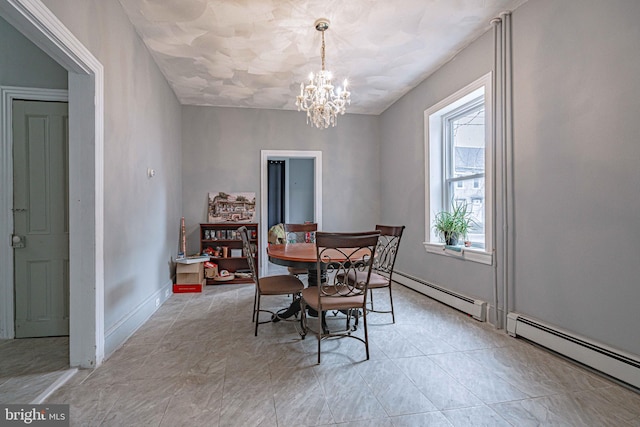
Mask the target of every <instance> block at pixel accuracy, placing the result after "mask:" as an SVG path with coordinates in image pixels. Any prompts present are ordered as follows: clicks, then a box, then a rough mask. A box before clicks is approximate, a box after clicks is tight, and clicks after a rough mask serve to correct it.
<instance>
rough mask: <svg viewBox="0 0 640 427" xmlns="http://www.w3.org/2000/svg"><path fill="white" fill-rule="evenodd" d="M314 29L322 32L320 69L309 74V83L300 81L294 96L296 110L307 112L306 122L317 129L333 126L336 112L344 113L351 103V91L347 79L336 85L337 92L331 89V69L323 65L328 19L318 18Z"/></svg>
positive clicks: (336, 116)
mask: <svg viewBox="0 0 640 427" xmlns="http://www.w3.org/2000/svg"><path fill="white" fill-rule="evenodd" d="M314 25H315V27H316V30H318V31H320V33H322V50H321V54H322V70H321V71H320V72H318V74H316V75H315V76H314V75H313V73H311V74H309V84H308V85H306V86H305V85H304V83H300V95H298V96H297V98H296V105H297V106H298V111H306V112H307V123H309V124H311V126H315V127H317V128H319V129H326V128H328V127H329V126H330V125H331V126H335V125H336V122H337V119H338V114H344V113H345V111H346V106H347V105H349V104H350V103H351V98H350V96H351V93H349V91H347V79H345V80H344V87H343V88H340V87H338V89H337V93H335V92H334V91H333V83H332V82H331V78H332V76H331V71H327V70H326V69H325V65H324V32H325V31H326V30H327V29H329V20H328V19H326V18H321V19H318V20H317V21H316V22H315V23H314Z"/></svg>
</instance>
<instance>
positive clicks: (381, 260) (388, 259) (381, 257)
mask: <svg viewBox="0 0 640 427" xmlns="http://www.w3.org/2000/svg"><path fill="white" fill-rule="evenodd" d="M404 228H405V226H404V225H398V226H392V225H376V230H379V231H380V238H379V239H378V246H377V247H376V256H375V259H374V261H373V270H374V271H376V272H382V273H387V274H388V275H389V280H391V274H393V267H394V266H395V263H396V255H398V247H399V246H400V239H401V238H402V232H403V231H404Z"/></svg>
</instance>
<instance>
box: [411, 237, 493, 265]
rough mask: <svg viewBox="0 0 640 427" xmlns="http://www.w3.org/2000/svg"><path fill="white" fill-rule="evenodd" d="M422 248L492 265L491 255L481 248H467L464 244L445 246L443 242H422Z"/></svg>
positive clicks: (429, 251) (439, 253)
mask: <svg viewBox="0 0 640 427" xmlns="http://www.w3.org/2000/svg"><path fill="white" fill-rule="evenodd" d="M423 245H424V249H425V251H427V252H428V253H431V254H438V255H444V256H451V257H455V258H459V259H462V260H466V261H472V262H477V263H480V264H486V265H492V264H493V255H492V254H491V253H489V252H485V251H484V250H482V249H477V248H467V247H464V246H446V245H445V244H444V243H431V242H424V243H423Z"/></svg>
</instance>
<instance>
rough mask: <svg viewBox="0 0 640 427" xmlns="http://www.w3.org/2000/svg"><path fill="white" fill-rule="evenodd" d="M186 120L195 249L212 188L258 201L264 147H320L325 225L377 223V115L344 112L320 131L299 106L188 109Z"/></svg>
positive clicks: (187, 206) (188, 202) (190, 237)
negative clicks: (245, 194) (282, 108)
mask: <svg viewBox="0 0 640 427" xmlns="http://www.w3.org/2000/svg"><path fill="white" fill-rule="evenodd" d="M182 117H183V122H182V128H183V137H182V139H183V141H184V145H183V156H184V157H183V205H184V216H185V222H186V225H187V246H188V252H189V253H192V252H196V251H198V250H199V240H198V239H199V236H198V226H199V224H200V223H201V222H206V213H207V194H208V193H209V192H217V191H227V192H239V191H250V192H255V193H256V197H257V200H258V201H259V200H260V150H262V149H264V150H316V151H322V162H323V164H322V168H323V194H322V198H323V208H322V216H323V229H324V230H334V231H345V230H365V229H367V228H370V227H373V226H374V225H375V223H376V220H377V219H378V217H379V214H380V201H379V195H380V192H379V186H380V173H379V170H378V165H379V161H380V157H379V149H378V146H379V134H378V118H377V117H376V116H366V115H356V114H346V115H344V116H340V118H339V119H338V125H337V127H335V128H329V129H322V130H320V129H316V128H311V127H310V126H309V125H307V124H306V120H305V115H304V114H303V113H300V112H297V111H276V110H257V109H246V108H217V107H195V106H184V107H183V116H182ZM257 209H258V211H259V210H260V206H258V207H257ZM258 220H260V219H259V218H258Z"/></svg>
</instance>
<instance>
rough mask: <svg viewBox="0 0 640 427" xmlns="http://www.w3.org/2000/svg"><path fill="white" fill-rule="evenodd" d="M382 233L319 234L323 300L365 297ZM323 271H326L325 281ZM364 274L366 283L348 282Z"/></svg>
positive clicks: (317, 250)
mask: <svg viewBox="0 0 640 427" xmlns="http://www.w3.org/2000/svg"><path fill="white" fill-rule="evenodd" d="M379 236H380V231H379V230H375V231H366V232H359V233H324V232H317V233H316V252H317V260H316V261H317V271H318V283H319V285H318V292H319V295H320V297H353V296H360V295H363V296H364V298H365V300H366V295H367V286H368V284H369V278H370V277H371V267H372V266H373V260H374V254H375V249H376V245H377V243H378V237H379ZM321 271H326V280H324V281H323V280H322V278H321V277H322V275H323V274H322V273H321ZM349 272H351V275H352V276H353V275H355V273H357V272H360V275H359V276H360V277H366V279H365V280H360V281H351V280H347V279H346V278H347V277H349Z"/></svg>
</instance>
